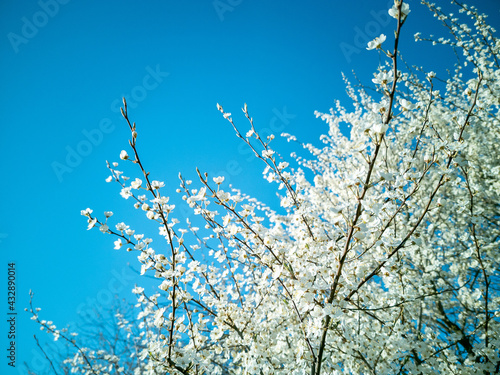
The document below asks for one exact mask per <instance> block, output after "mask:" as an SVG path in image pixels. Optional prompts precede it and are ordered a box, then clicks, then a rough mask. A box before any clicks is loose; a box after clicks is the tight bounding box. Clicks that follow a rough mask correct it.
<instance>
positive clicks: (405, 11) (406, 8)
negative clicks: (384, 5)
mask: <svg viewBox="0 0 500 375" xmlns="http://www.w3.org/2000/svg"><path fill="white" fill-rule="evenodd" d="M410 12H411V10H410V4H408V3H403V4H402V5H401V21H404V20H405V18H406V16H407V15H408V14H409V13H410ZM398 14H399V12H398V7H397V5H396V4H394V5H393V6H392V8H391V9H389V15H390V16H391V17H392V18H395V19H398Z"/></svg>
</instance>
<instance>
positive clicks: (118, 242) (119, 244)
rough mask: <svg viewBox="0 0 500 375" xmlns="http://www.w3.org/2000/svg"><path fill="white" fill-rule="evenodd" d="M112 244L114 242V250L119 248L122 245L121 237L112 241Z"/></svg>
mask: <svg viewBox="0 0 500 375" xmlns="http://www.w3.org/2000/svg"><path fill="white" fill-rule="evenodd" d="M114 244H115V247H114V249H115V250H118V249H120V248H121V247H122V245H123V242H122V239H121V238H118V239H117V240H116V241H115V242H114Z"/></svg>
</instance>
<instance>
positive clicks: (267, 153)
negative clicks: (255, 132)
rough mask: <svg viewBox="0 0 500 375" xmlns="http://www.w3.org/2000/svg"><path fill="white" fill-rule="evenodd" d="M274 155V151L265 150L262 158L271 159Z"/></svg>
mask: <svg viewBox="0 0 500 375" xmlns="http://www.w3.org/2000/svg"><path fill="white" fill-rule="evenodd" d="M273 154H274V151H273V150H263V151H262V156H263V157H265V158H270V157H271V156H273Z"/></svg>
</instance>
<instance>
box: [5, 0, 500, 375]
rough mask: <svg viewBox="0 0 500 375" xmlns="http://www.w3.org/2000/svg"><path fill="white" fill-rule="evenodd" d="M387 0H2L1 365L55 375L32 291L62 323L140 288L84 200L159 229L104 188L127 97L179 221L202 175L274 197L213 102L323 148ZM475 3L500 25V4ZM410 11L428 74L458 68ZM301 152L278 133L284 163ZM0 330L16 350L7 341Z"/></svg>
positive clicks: (383, 20)
mask: <svg viewBox="0 0 500 375" xmlns="http://www.w3.org/2000/svg"><path fill="white" fill-rule="evenodd" d="M389 3H390V2H388V1H387V0H383V1H378V0H377V1H375V0H358V1H356V2H347V1H343V2H337V1H335V2H334V1H320V0H313V1H308V2H305V1H300V2H299V1H284V0H281V1H273V2H267V1H264V0H252V1H250V0H217V1H170V0H164V1H159V0H150V1H147V2H139V1H130V0H125V1H123V0H122V1H116V0H110V1H106V2H98V1H87V2H82V1H76V0H72V1H70V0H64V1H63V0H58V1H56V0H46V1H44V0H41V1H39V2H35V1H31V2H28V1H11V0H7V1H3V2H2V4H1V5H0V14H1V16H0V17H2V22H1V23H0V31H1V32H0V35H1V38H0V53H1V59H0V79H1V84H2V90H0V103H1V104H0V110H1V120H2V123H1V125H0V128H1V131H2V136H1V137H0V150H1V152H2V158H1V161H0V165H1V172H2V176H3V181H4V182H3V183H2V184H1V185H0V191H1V194H2V196H3V197H4V198H3V202H2V215H1V221H0V241H1V242H0V259H1V261H2V263H1V265H2V267H1V269H2V271H1V273H2V274H1V275H0V279H2V280H4V282H3V283H4V287H3V289H4V292H2V295H4V299H3V300H4V301H5V302H4V307H3V308H1V309H0V314H2V318H1V321H2V324H0V327H1V328H0V332H7V330H8V326H7V324H6V319H7V310H6V307H7V304H6V300H7V298H6V286H5V283H6V281H5V280H6V279H7V263H8V262H15V263H16V282H17V295H16V298H17V304H16V311H17V313H18V315H17V318H16V319H17V322H16V323H17V324H16V346H17V353H16V354H17V358H16V365H17V366H18V367H17V369H15V370H13V369H11V368H9V367H8V366H7V363H6V362H7V360H6V358H5V356H4V354H2V356H1V359H0V372H1V373H2V374H11V373H12V374H15V373H24V372H22V371H20V370H19V369H20V367H22V366H21V365H22V363H23V362H24V361H26V362H27V363H29V364H30V365H31V366H32V368H34V369H35V370H37V371H38V372H37V373H44V372H45V371H47V370H48V365H46V364H42V363H41V362H40V361H39V359H40V354H39V352H37V349H36V345H35V342H34V340H33V334H34V333H36V334H37V337H39V339H40V340H41V341H42V342H43V341H47V340H48V339H49V338H48V337H47V336H46V335H45V334H44V333H43V332H40V331H39V329H38V327H37V326H36V324H34V323H33V322H31V321H30V320H29V314H27V313H25V312H24V311H23V309H24V308H25V307H27V306H28V302H29V294H28V291H29V290H30V289H31V290H33V291H34V293H35V303H34V304H35V305H36V306H38V307H41V308H42V311H41V318H43V319H47V320H53V321H54V322H55V323H56V324H57V325H58V327H60V328H62V327H64V326H66V324H68V323H71V322H79V321H81V320H82V314H83V313H84V312H85V311H88V310H89V309H92V308H97V309H101V308H102V309H106V307H109V299H108V297H109V296H110V295H112V294H115V293H120V295H123V296H124V297H130V293H129V290H130V289H132V288H133V286H134V283H136V282H140V280H141V279H137V277H136V276H135V275H134V274H133V272H131V271H130V270H129V268H128V266H127V264H128V263H130V264H132V265H135V266H137V261H136V255H137V254H130V253H125V252H124V251H116V250H113V238H112V237H111V236H105V235H103V234H101V233H100V232H99V231H97V230H94V231H87V230H86V221H85V218H83V217H82V216H80V210H82V209H85V208H87V207H91V208H93V209H94V212H95V213H97V214H98V215H99V216H100V217H102V212H103V211H105V210H111V211H114V212H115V216H114V217H113V218H112V219H113V220H112V221H111V222H112V223H117V222H120V221H126V222H127V223H131V224H133V225H136V226H137V227H138V228H139V229H142V228H144V230H150V228H151V227H148V226H147V223H146V224H143V223H144V222H145V220H144V219H143V218H142V217H140V216H138V213H137V212H135V210H133V209H132V208H131V207H130V206H131V202H130V201H125V200H123V199H122V198H121V197H120V195H119V188H118V186H117V185H115V184H106V183H105V181H104V180H105V178H106V177H107V176H108V175H109V173H108V171H107V168H106V163H105V162H106V160H109V161H118V159H119V157H118V156H119V153H120V151H121V150H122V149H127V150H128V139H129V138H128V137H129V131H128V128H127V126H126V124H125V122H124V121H123V120H122V119H121V116H120V114H119V109H118V108H119V105H120V102H121V97H123V96H126V97H127V98H128V100H129V115H130V117H131V118H132V120H133V121H136V122H137V126H138V133H139V138H138V148H139V150H140V152H141V154H142V159H143V162H144V164H145V166H146V168H147V169H148V170H149V171H150V172H151V173H152V175H153V176H154V179H158V180H162V181H165V182H166V188H165V189H166V190H165V191H166V193H167V194H170V195H172V199H173V201H174V203H175V204H177V205H178V208H179V212H180V213H179V216H180V218H181V219H182V218H185V217H187V216H189V214H187V213H186V212H187V211H186V210H182V201H181V200H180V197H178V196H176V194H175V189H176V187H177V186H178V179H177V174H178V172H182V173H183V175H184V176H186V177H188V178H191V179H193V180H195V176H196V172H195V167H198V168H199V169H200V170H201V171H206V172H208V173H209V175H212V176H213V175H220V174H224V175H225V176H226V182H227V183H232V184H233V185H234V186H236V187H241V188H242V189H243V190H244V191H245V192H247V193H249V194H251V195H254V196H257V197H258V198H260V199H262V200H264V201H269V202H271V204H273V203H272V202H273V199H274V193H273V192H272V189H270V188H269V187H268V186H267V183H266V182H264V181H263V180H262V182H261V180H259V179H260V178H261V177H260V176H261V167H262V166H261V165H260V163H259V162H258V161H256V160H253V159H251V158H249V155H250V154H249V153H247V151H246V150H245V149H244V148H243V147H242V145H241V141H239V140H238V139H237V138H236V137H235V135H234V132H233V131H232V129H231V127H230V125H229V123H227V122H226V121H225V120H224V119H223V118H222V116H221V114H220V113H219V112H218V111H217V109H216V103H220V104H221V105H223V107H224V109H225V110H226V111H228V112H232V113H233V118H234V120H235V122H236V124H237V125H239V126H240V127H241V128H242V129H244V130H247V128H248V126H247V123H246V122H245V119H244V117H243V115H242V113H241V112H240V108H241V107H242V105H243V103H247V104H248V108H249V111H250V114H251V115H252V116H253V118H254V121H255V125H256V128H257V129H258V130H261V131H262V132H264V133H266V132H273V133H275V134H276V135H279V134H280V133H281V132H283V131H285V132H288V133H291V134H295V135H296V136H297V137H298V139H299V140H302V141H305V142H316V143H317V142H318V138H319V136H320V135H321V134H322V133H323V132H326V130H327V127H326V125H325V123H323V122H322V121H321V120H319V119H316V118H315V117H314V114H313V113H314V111H315V110H319V111H323V112H327V111H328V110H329V108H330V107H332V106H333V104H334V100H335V99H341V100H342V101H344V102H346V103H348V101H347V98H346V95H345V92H344V84H343V82H342V77H341V72H344V73H346V74H347V75H348V76H349V75H350V74H351V71H352V70H354V71H355V72H356V73H357V75H358V76H359V77H360V78H361V79H362V80H364V81H365V82H368V83H370V81H369V79H370V77H371V74H372V72H373V71H374V70H375V69H376V67H377V64H378V63H379V56H378V53H377V52H375V51H366V48H365V46H366V42H368V41H370V40H372V39H373V38H374V37H376V36H378V35H379V34H380V33H385V34H386V35H388V42H392V38H393V37H392V35H393V29H394V22H392V21H393V20H392V19H391V20H389V18H388V17H387V9H388V4H389ZM474 4H475V5H476V6H477V7H478V8H479V9H480V10H482V11H484V12H485V13H487V14H489V15H490V22H491V23H493V24H494V25H496V26H497V28H498V27H499V26H500V25H499V24H500V22H499V21H500V20H499V15H500V14H499V5H498V2H497V1H496V0H481V1H475V2H474ZM410 6H411V9H412V13H411V14H410V17H408V21H407V23H406V24H405V26H404V28H403V36H402V43H401V47H400V48H401V51H402V52H403V54H404V56H406V58H407V59H408V60H409V61H410V62H411V63H413V64H418V65H420V64H425V65H428V64H430V69H433V68H436V67H441V68H442V67H443V66H450V65H451V64H452V63H453V60H452V59H450V56H452V55H450V54H445V53H444V50H443V49H435V50H433V52H432V53H429V45H426V44H422V43H419V44H415V43H414V42H413V34H414V33H415V32H416V31H422V33H423V35H425V34H432V33H434V34H437V33H439V30H442V29H441V28H440V26H439V23H438V22H437V21H436V20H435V19H434V18H433V17H432V16H430V14H429V13H428V11H427V10H426V9H424V8H423V6H421V5H420V4H419V3H418V2H417V1H411V2H410ZM447 6H448V4H447V2H446V4H443V7H447ZM430 69H429V70H430ZM351 77H352V76H351ZM293 147H294V146H292V145H290V144H287V143H286V142H285V141H283V140H276V145H275V149H277V150H278V151H280V152H281V153H282V154H284V155H287V154H289V153H290V151H292V149H293ZM128 170H131V169H130V168H129V169H128ZM134 177H135V175H134ZM136 223H137V224H136ZM153 231H155V228H153ZM2 330H4V331H2ZM1 337H2V340H0V343H1V345H2V348H1V353H5V352H6V349H7V347H8V342H7V341H8V340H6V339H5V337H6V334H4V333H2V334H1ZM49 341H50V340H49ZM36 353H38V354H36Z"/></svg>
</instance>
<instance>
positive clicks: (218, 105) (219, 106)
mask: <svg viewBox="0 0 500 375" xmlns="http://www.w3.org/2000/svg"><path fill="white" fill-rule="evenodd" d="M217 110H219V111H220V112H222V113H224V110H223V109H222V106H221V105H220V104H219V103H217Z"/></svg>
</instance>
